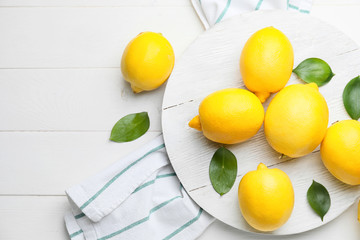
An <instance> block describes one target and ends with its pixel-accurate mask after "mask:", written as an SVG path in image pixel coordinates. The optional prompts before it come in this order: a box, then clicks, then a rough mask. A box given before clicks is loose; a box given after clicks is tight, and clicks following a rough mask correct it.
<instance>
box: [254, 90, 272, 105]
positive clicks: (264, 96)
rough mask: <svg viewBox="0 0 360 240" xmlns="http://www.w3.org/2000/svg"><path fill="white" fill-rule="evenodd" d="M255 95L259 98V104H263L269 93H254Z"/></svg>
mask: <svg viewBox="0 0 360 240" xmlns="http://www.w3.org/2000/svg"><path fill="white" fill-rule="evenodd" d="M255 95H256V96H257V97H258V98H259V100H260V102H261V103H264V102H265V101H266V99H268V97H270V93H269V92H255Z"/></svg>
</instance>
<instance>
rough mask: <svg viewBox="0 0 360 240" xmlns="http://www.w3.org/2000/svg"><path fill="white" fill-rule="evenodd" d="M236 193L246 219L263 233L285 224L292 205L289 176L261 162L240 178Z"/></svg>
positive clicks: (292, 193)
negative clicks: (255, 168)
mask: <svg viewBox="0 0 360 240" xmlns="http://www.w3.org/2000/svg"><path fill="white" fill-rule="evenodd" d="M238 196H239V205H240V210H241V213H242V215H243V217H244V218H245V220H246V222H247V223H248V224H249V225H250V226H252V227H253V228H255V229H257V230H260V231H264V232H268V231H274V230H276V229H278V228H279V227H281V226H282V225H284V224H285V223H286V221H287V220H288V219H289V217H290V215H291V213H292V210H293V208H294V189H293V186H292V184H291V181H290V178H289V177H288V175H286V173H285V172H283V171H281V170H280V169H277V168H275V169H268V168H267V167H266V166H265V165H264V164H263V163H260V164H259V166H258V167H257V170H255V171H250V172H248V173H247V174H245V176H244V177H243V178H242V179H241V181H240V184H239V191H238Z"/></svg>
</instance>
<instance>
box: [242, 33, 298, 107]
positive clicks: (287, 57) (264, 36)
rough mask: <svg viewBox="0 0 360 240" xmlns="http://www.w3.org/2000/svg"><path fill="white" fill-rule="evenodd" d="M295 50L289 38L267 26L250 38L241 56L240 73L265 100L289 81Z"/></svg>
mask: <svg viewBox="0 0 360 240" xmlns="http://www.w3.org/2000/svg"><path fill="white" fill-rule="evenodd" d="M293 66H294V52H293V48H292V46H291V43H290V41H289V39H288V38H287V37H286V36H285V35H284V34H283V33H282V32H281V31H279V30H278V29H276V28H274V27H267V28H263V29H261V30H259V31H257V32H256V33H254V34H253V35H252V36H251V37H250V38H249V40H247V42H246V44H245V46H244V48H243V50H242V52H241V57H240V72H241V76H242V79H243V81H244V83H245V85H246V87H247V88H248V89H249V90H250V91H252V92H253V93H255V94H256V96H258V97H259V99H260V101H261V102H265V100H266V99H267V98H268V97H269V96H270V93H275V92H278V91H279V90H280V89H282V88H283V87H284V86H285V85H286V83H287V82H288V81H289V79H290V76H291V72H292V69H293Z"/></svg>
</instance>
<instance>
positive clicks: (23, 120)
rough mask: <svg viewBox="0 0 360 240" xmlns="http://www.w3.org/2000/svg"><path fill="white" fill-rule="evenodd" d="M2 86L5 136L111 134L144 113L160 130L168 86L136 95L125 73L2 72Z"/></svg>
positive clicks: (0, 120) (0, 122)
mask: <svg viewBox="0 0 360 240" xmlns="http://www.w3.org/2000/svg"><path fill="white" fill-rule="evenodd" d="M0 85H1V87H0V109H1V113H2V117H1V118H0V131H10V130H12V131H13V130H16V131H20V130H28V131H34V130H52V131H110V130H111V129H112V127H113V126H114V124H115V123H116V122H117V121H118V120H119V119H120V118H121V117H123V116H125V115H126V114H129V113H135V112H142V111H147V112H148V113H149V117H150V121H151V124H150V130H151V131H161V124H160V113H161V102H162V97H163V93H164V88H165V86H162V87H160V88H159V89H156V90H155V91H151V92H142V93H140V94H134V93H133V92H132V90H131V88H130V85H129V83H127V82H125V81H124V80H123V79H122V76H121V71H120V69H112V68H101V69H20V70H19V69H17V70H15V69H0Z"/></svg>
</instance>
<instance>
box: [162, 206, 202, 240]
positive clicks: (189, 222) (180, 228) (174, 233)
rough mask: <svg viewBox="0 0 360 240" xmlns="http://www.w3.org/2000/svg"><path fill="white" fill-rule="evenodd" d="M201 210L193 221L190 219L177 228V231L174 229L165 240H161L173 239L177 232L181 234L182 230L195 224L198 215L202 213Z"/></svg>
mask: <svg viewBox="0 0 360 240" xmlns="http://www.w3.org/2000/svg"><path fill="white" fill-rule="evenodd" d="M202 211H203V210H202V209H201V208H200V209H199V213H198V215H197V216H196V217H194V218H193V219H191V220H190V221H188V222H187V223H185V224H184V225H182V226H181V227H179V228H178V229H176V230H175V231H174V232H173V233H171V234H170V235H169V236H167V237H166V238H164V239H163V240H169V239H171V238H172V237H174V236H175V235H176V234H178V233H179V232H181V231H182V230H184V229H185V228H187V227H189V226H190V225H191V224H193V223H194V222H196V221H197V220H198V219H199V218H200V215H201V213H202Z"/></svg>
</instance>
